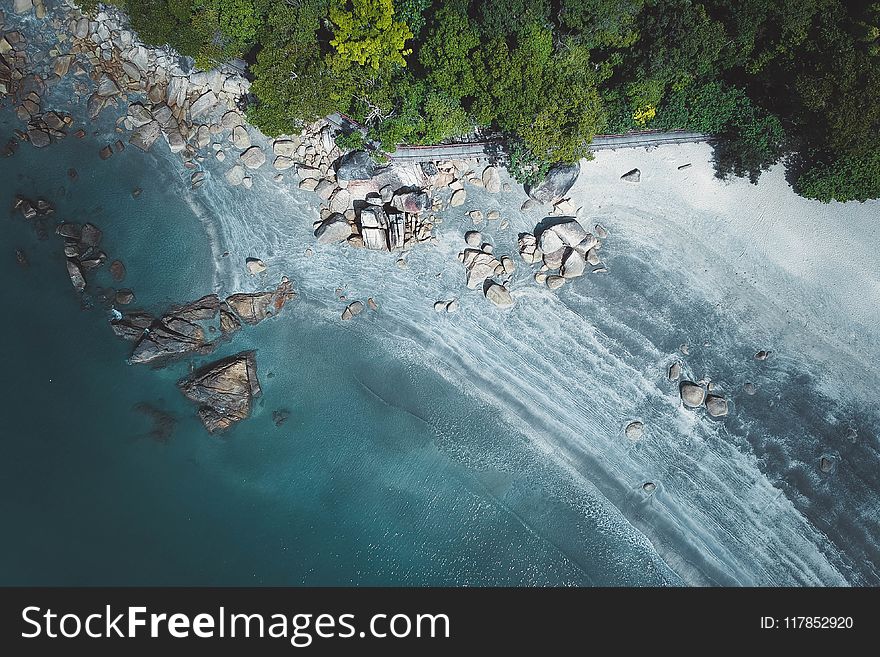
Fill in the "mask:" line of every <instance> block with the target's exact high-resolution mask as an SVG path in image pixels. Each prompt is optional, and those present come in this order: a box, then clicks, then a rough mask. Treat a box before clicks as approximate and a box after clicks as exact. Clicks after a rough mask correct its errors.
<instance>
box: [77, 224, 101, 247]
mask: <svg viewBox="0 0 880 657" xmlns="http://www.w3.org/2000/svg"><path fill="white" fill-rule="evenodd" d="M103 237H104V233H103V232H101V229H100V228H98V227H97V226H95V225H94V224H90V223H86V224H83V227H82V230H81V232H80V238H79V240H80V242H82V243H83V244H85V245H86V246H98V245H99V244H100V243H101V239H102V238H103Z"/></svg>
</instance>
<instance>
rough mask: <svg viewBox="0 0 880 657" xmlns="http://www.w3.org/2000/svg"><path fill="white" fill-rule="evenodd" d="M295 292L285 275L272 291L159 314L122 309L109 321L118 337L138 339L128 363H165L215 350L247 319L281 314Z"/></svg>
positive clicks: (209, 299) (256, 320)
mask: <svg viewBox="0 0 880 657" xmlns="http://www.w3.org/2000/svg"><path fill="white" fill-rule="evenodd" d="M294 296H295V295H294V292H293V287H292V285H291V283H290V281H289V280H288V279H287V278H286V277H284V278H282V280H281V283H280V284H279V285H278V287H277V288H275V289H274V290H270V291H267V292H254V293H245V294H233V295H230V296H228V297H226V299H225V300H221V299H220V298H219V297H218V296H217V295H216V294H209V295H207V296H204V297H202V298H201V299H198V300H196V301H193V302H191V303H188V304H186V305H183V306H177V307H173V308H171V309H170V310H169V311H168V312H166V313H165V314H164V315H162V316H161V317H159V318H155V317H153V316H151V315H149V314H147V313H144V312H141V311H131V312H125V313H119V315H118V317H117V318H115V319H113V320H111V322H110V325H111V327H112V328H113V331H114V333H116V335H117V336H119V337H120V338H123V339H125V340H131V341H133V342H134V343H135V345H134V349H133V350H132V354H131V357H130V358H129V362H131V363H141V364H143V363H159V364H163V363H165V362H167V361H168V360H170V359H173V358H177V357H180V356H184V355H187V354H192V353H198V354H206V353H210V352H211V351H213V350H214V349H215V348H216V347H217V346H218V344H219V343H220V342H221V341H222V340H223V339H225V338H228V337H229V336H230V335H231V334H233V333H235V332H236V331H237V330H238V329H240V328H241V325H242V323H244V324H251V325H253V324H258V323H259V322H261V321H263V320H264V319H266V318H268V317H272V316H274V315H276V314H277V313H278V312H280V310H281V309H282V308H283V307H284V305H285V303H287V302H288V301H290V300H291V299H293V298H294Z"/></svg>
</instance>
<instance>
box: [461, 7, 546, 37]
mask: <svg viewBox="0 0 880 657" xmlns="http://www.w3.org/2000/svg"><path fill="white" fill-rule="evenodd" d="M477 4H478V6H479V8H480V14H481V17H482V26H481V27H482V31H483V33H484V34H486V35H487V36H488V37H490V38H491V37H495V36H504V35H507V34H516V33H518V32H521V31H522V30H524V29H526V28H528V26H529V25H531V24H533V23H537V24H538V25H544V24H546V23H547V20H548V18H549V16H550V2H549V1H548V0H480V2H479V3H477Z"/></svg>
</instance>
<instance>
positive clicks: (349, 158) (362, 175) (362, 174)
mask: <svg viewBox="0 0 880 657" xmlns="http://www.w3.org/2000/svg"><path fill="white" fill-rule="evenodd" d="M381 169H382V167H379V166H378V165H377V164H376V162H375V161H374V160H373V158H372V157H370V155H369V154H368V153H366V152H364V151H351V152H350V153H346V154H345V155H343V156H342V159H341V160H340V161H339V166H338V167H337V169H336V178H337V180H344V181H351V180H370V179H371V178H373V176H375V175H376V173H377V172H378V171H380V170H381Z"/></svg>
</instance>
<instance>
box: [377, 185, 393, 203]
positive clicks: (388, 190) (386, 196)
mask: <svg viewBox="0 0 880 657" xmlns="http://www.w3.org/2000/svg"><path fill="white" fill-rule="evenodd" d="M379 196H380V197H381V199H382V202H383V203H391V199H392V198H394V190H393V189H392V187H391V185H385V186H384V187H382V189H380V190H379Z"/></svg>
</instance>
